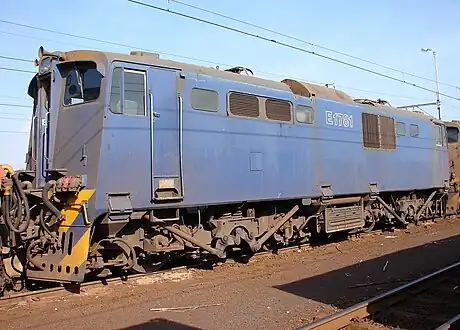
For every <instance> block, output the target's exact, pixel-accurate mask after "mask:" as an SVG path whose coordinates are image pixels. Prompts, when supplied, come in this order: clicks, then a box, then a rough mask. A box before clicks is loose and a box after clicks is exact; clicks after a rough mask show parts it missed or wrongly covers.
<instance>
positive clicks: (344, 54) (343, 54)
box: [169, 0, 460, 90]
mask: <svg viewBox="0 0 460 330" xmlns="http://www.w3.org/2000/svg"><path fill="white" fill-rule="evenodd" d="M169 1H170V2H174V3H177V4H180V5H182V6H186V7H190V8H193V9H196V10H199V11H202V12H205V13H209V14H212V15H215V16H219V17H222V18H226V19H229V20H232V21H234V22H238V23H241V24H244V25H247V26H252V27H254V28H257V29H260V30H263V31H266V32H270V33H274V34H277V35H279V36H282V37H285V38H288V39H291V40H295V41H298V42H301V43H304V44H307V45H310V46H312V47H316V48H319V49H323V50H327V51H329V52H331V53H335V54H339V55H342V56H345V57H349V58H352V59H355V60H358V61H361V62H365V63H368V64H372V65H375V66H378V67H381V68H384V69H387V70H391V71H394V72H399V73H402V74H404V75H407V76H410V77H414V78H418V79H422V80H426V81H431V82H436V80H434V79H431V78H427V77H422V76H419V75H416V74H413V73H410V72H406V71H403V70H400V69H396V68H392V67H390V66H387V65H383V64H380V63H377V62H374V61H370V60H366V59H364V58H362V57H358V56H355V55H351V54H347V53H344V52H341V51H338V50H335V49H332V48H329V47H325V46H321V45H318V44H315V43H313V42H310V41H307V40H304V39H300V38H297V37H294V36H291V35H288V34H285V33H282V32H278V31H275V30H272V29H269V28H266V27H263V26H260V25H257V24H253V23H250V22H247V21H243V20H241V19H238V18H235V17H231V16H228V15H224V14H221V13H218V12H215V11H212V10H209V9H205V8H202V7H199V6H195V5H191V4H188V3H185V2H182V1H178V0H169ZM438 83H439V84H440V85H444V86H449V87H453V88H457V89H459V90H460V86H455V85H452V84H448V83H444V82H438Z"/></svg>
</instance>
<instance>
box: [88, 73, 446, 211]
mask: <svg viewBox="0 0 460 330" xmlns="http://www.w3.org/2000/svg"><path fill="white" fill-rule="evenodd" d="M146 72H147V76H148V79H147V81H148V83H147V85H148V86H149V87H148V88H151V92H152V99H153V111H154V112H156V115H157V116H159V117H158V118H155V117H154V119H153V125H152V126H153V127H152V131H153V134H152V138H151V136H150V133H151V132H150V120H151V118H150V116H149V115H148V112H149V111H152V109H147V111H146V112H145V114H144V115H142V116H130V115H123V114H119V113H114V112H113V111H111V110H110V104H109V105H108V107H107V110H106V116H107V117H106V118H105V121H104V126H103V133H102V141H101V156H100V157H101V160H100V165H99V181H98V185H97V187H96V191H97V206H98V209H100V210H101V211H103V212H105V210H106V197H105V194H106V192H125V191H127V192H130V193H131V202H132V205H133V208H141V209H142V208H148V207H151V205H152V197H153V199H154V196H153V194H152V192H154V191H155V190H156V189H157V188H158V187H159V186H160V185H161V182H162V180H163V181H165V180H167V179H168V178H171V179H177V181H178V183H177V185H176V186H175V187H174V188H175V189H177V191H178V196H179V197H181V195H182V194H183V196H182V197H183V198H177V199H176V200H174V199H171V203H168V206H187V207H190V206H204V205H216V204H226V203H236V202H245V201H274V200H279V199H302V198H313V197H320V196H322V194H323V193H324V191H323V190H324V189H328V190H330V191H331V192H332V194H334V195H337V196H340V195H356V194H364V193H368V192H369V189H370V188H369V185H370V184H377V185H378V189H379V190H380V191H382V192H393V191H411V190H423V189H430V188H435V187H436V188H442V187H444V186H445V185H446V182H447V181H448V179H449V177H448V155H447V146H446V141H445V138H444V133H443V129H444V128H443V127H441V126H439V129H438V126H436V125H434V123H433V122H432V120H431V118H430V117H428V116H424V115H420V114H416V113H412V112H408V111H401V110H396V109H394V108H390V107H375V106H366V105H363V104H359V103H350V102H343V101H341V100H337V99H335V100H334V99H332V100H331V99H326V98H322V97H314V96H312V97H305V96H299V95H295V94H294V93H293V92H292V91H291V90H290V89H289V88H288V86H287V85H285V87H284V86H282V85H281V84H280V86H276V87H266V86H261V85H257V84H255V83H248V82H241V81H235V80H232V79H230V78H224V77H215V76H212V75H209V74H199V73H198V74H197V73H196V72H190V71H186V70H181V71H180V72H177V71H173V70H169V69H168V70H166V69H164V68H149V69H147V68H146ZM179 75H182V78H179ZM177 79H182V80H183V83H182V84H183V85H182V90H181V91H180V92H179V93H180V95H181V97H182V110H179V106H180V105H179V102H180V101H179V100H178V97H177V95H178V91H177V88H178V87H177ZM197 89H198V90H199V91H200V92H201V91H203V90H204V91H206V92H203V95H204V96H203V97H205V98H206V97H207V98H209V99H211V98H212V97H214V98H215V100H206V101H208V102H209V103H210V104H211V103H213V105H215V107H214V109H212V110H209V109H207V108H206V107H207V106H209V105H207V104H203V108H205V109H199V108H198V109H196V108H194V107H193V106H192V100H191V97H193V96H195V95H196V94H194V91H196V90H197ZM234 92H240V93H244V94H245V96H246V95H247V96H248V98H249V97H253V96H255V97H258V98H263V99H269V100H279V101H283V102H286V103H288V104H289V107H290V108H288V107H285V108H284V109H286V113H289V115H286V117H285V118H283V120H271V119H269V118H264V117H265V116H264V115H262V114H261V113H262V112H264V107H263V105H261V104H260V103H263V102H261V101H260V99H259V104H258V105H257V104H256V103H253V104H251V103H250V101H248V102H247V104H245V105H246V106H254V107H256V106H257V107H259V108H260V111H259V114H258V116H257V117H255V116H249V115H248V116H245V115H244V113H243V114H242V115H238V116H232V115H230V116H229V103H230V102H229V94H230V95H231V93H234ZM146 93H147V91H146ZM207 93H209V95H207ZM145 99H146V100H147V99H148V97H147V95H146V96H145ZM196 102H198V103H199V102H200V101H196ZM242 102H245V101H244V100H243V101H242ZM201 103H203V101H201ZM299 105H300V106H305V107H308V110H309V111H310V113H309V116H311V120H309V121H308V123H304V122H299V121H298V120H297V119H296V109H297V108H298V106H299ZM147 108H148V106H147ZM208 108H209V107H208ZM179 111H182V118H179V117H180V115H181V114H180V112H179ZM362 113H369V114H374V115H383V116H388V117H392V118H394V122H395V125H393V126H390V131H386V132H385V133H386V134H390V135H391V134H393V135H394V136H395V143H394V146H393V148H388V149H382V148H366V147H364V145H363V120H362ZM250 115H251V114H250ZM391 127H393V131H391ZM395 127H397V128H398V129H399V132H396V129H395ZM152 141H153V148H151V142H152ZM151 149H152V151H153V153H152V154H151ZM126 155H129V156H126ZM150 156H153V165H154V166H153V167H152V168H151V167H150V162H151V160H150ZM127 169H133V171H130V172H129V174H128V175H126V171H127ZM151 177H152V178H153V179H154V180H153V188H152V186H151V185H150V181H151ZM114 178H116V179H114ZM182 189H183V190H182ZM160 207H164V203H160Z"/></svg>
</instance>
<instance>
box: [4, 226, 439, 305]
mask: <svg viewBox="0 0 460 330" xmlns="http://www.w3.org/2000/svg"><path fill="white" fill-rule="evenodd" d="M435 220H439V219H435ZM414 226H415V225H414V224H409V226H408V227H407V229H410V228H411V227H414ZM373 233H375V232H374V231H371V232H363V233H360V234H358V235H359V237H360V238H365V237H366V236H369V235H372V234H373ZM332 244H337V242H335V241H326V242H322V243H320V245H321V246H328V245H332ZM304 247H311V244H310V243H304V244H301V245H300V244H293V245H292V246H288V247H284V248H279V249H277V250H269V251H263V252H258V253H256V254H255V255H253V256H251V259H257V258H260V257H263V256H267V255H270V254H273V253H275V252H276V253H277V254H283V253H288V252H290V251H294V250H298V249H300V248H304ZM245 257H247V256H245V255H239V256H236V257H229V258H227V259H226V260H225V261H224V263H225V264H229V263H230V264H231V263H235V262H239V261H240V260H241V259H244V258H245ZM216 261H217V259H211V260H208V261H202V262H199V263H196V264H189V265H183V266H178V267H172V268H167V269H164V270H159V271H154V272H147V273H144V274H132V275H128V276H125V277H123V278H120V277H116V276H114V277H111V278H107V279H103V280H91V281H88V282H84V283H81V285H80V286H79V288H87V287H96V286H105V285H108V284H115V283H122V282H124V283H126V282H127V281H130V280H135V279H139V278H145V277H149V276H156V275H162V274H168V273H173V272H180V271H184V270H186V269H191V268H200V267H205V266H206V265H210V264H214V263H215V262H216ZM61 293H62V294H65V293H67V294H75V291H72V290H69V288H68V287H65V286H62V285H61V286H56V287H52V288H46V289H38V290H34V291H25V292H19V293H15V292H10V293H7V294H6V295H5V296H3V297H0V308H1V307H5V306H7V305H9V304H14V303H15V302H17V301H21V300H27V299H28V298H32V299H40V298H41V297H46V296H51V295H55V294H61Z"/></svg>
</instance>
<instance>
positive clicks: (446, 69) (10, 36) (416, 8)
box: [0, 0, 460, 169]
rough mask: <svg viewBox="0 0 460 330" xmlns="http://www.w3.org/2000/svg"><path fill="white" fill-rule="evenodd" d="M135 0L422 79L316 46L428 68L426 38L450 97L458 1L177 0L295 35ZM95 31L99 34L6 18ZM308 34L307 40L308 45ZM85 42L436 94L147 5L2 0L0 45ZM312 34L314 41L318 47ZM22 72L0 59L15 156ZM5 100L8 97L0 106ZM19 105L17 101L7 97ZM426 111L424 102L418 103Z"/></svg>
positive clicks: (404, 101)
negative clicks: (435, 55) (422, 104)
mask: <svg viewBox="0 0 460 330" xmlns="http://www.w3.org/2000/svg"><path fill="white" fill-rule="evenodd" d="M141 1H143V2H146V3H149V4H152V5H155V6H159V7H162V8H168V9H170V10H174V11H180V12H183V13H185V14H188V15H193V16H198V17H201V18H205V19H209V20H212V21H215V22H217V23H220V24H225V25H229V26H232V27H235V28H239V29H243V30H245V31H248V32H251V33H255V34H258V35H261V36H264V37H268V38H270V39H275V40H277V41H280V42H285V43H289V44H291V45H293V46H296V47H301V48H304V49H306V50H308V51H314V52H317V53H320V54H323V55H327V56H330V57H333V58H336V59H339V60H341V61H346V62H349V63H352V64H354V65H359V66H362V67H365V68H367V69H370V70H374V71H378V72H380V73H382V74H385V75H390V76H393V77H395V78H397V79H402V80H405V81H408V82H410V83H414V84H417V85H419V86H422V87H424V88H428V89H431V90H433V91H434V90H435V89H436V84H435V83H434V82H432V81H427V80H423V79H418V78H415V77H412V76H409V75H407V74H403V73H400V72H396V71H392V70H389V69H385V68H382V67H379V66H376V65H373V64H369V63H366V62H363V61H358V60H356V59H352V58H349V57H345V56H343V55H340V54H338V53H335V52H331V51H328V50H325V49H323V48H321V47H326V48H329V49H332V50H335V51H338V52H341V53H346V54H349V55H353V56H355V57H360V58H363V59H365V60H367V61H372V62H375V63H378V64H380V65H384V66H387V67H391V68H395V69H398V70H401V71H404V72H407V73H411V74H415V75H417V76H422V77H426V78H429V79H434V61H433V57H432V54H431V53H423V52H421V50H420V49H421V48H422V47H427V48H432V49H434V50H436V53H437V62H438V69H439V81H440V82H441V85H440V91H441V93H445V94H447V95H450V96H453V97H454V98H459V99H460V88H455V87H450V86H447V85H444V84H450V85H454V86H459V87H460V65H458V60H459V59H460V43H459V41H460V39H459V35H460V1H458V0H437V1H429V0H373V1H369V0H353V1H343V0H328V1H317V0H315V1H312V0H284V1H280V0H278V1H276V0H252V1H248V0H232V1H230V0H221V1H216V0H181V2H183V3H187V4H190V5H194V6H198V7H200V8H203V9H206V10H210V11H214V12H218V13H220V14H223V15H226V16H230V17H233V18H236V19H239V20H243V21H246V22H250V23H252V24H255V25H259V26H262V27H264V28H267V29H271V30H274V31H277V32H280V33H283V34H285V35H289V36H292V37H295V38H297V39H301V40H302V41H303V42H301V41H298V40H293V39H290V38H287V37H283V36H279V35H276V34H273V33H269V32H266V31H263V30H260V29H256V28H254V27H250V26H247V25H243V24H241V23H238V22H235V21H232V20H229V19H225V18H222V17H218V16H215V15H212V14H210V13H206V12H203V11H199V10H197V9H194V8H190V7H188V6H185V5H183V4H180V3H177V2H174V1H172V0H169V1H168V0H141ZM5 21H7V22H14V23H19V24H25V25H29V26H33V27H39V28H42V29H48V30H55V31H60V32H63V33H68V34H73V35H77V36H83V37H88V38H96V39H100V40H104V41H108V42H111V43H117V44H123V45H128V46H129V47H125V46H117V45H113V44H107V43H103V42H96V41H89V40H84V39H81V38H76V37H70V36H65V35H60V34H56V33H51V32H45V31H40V30H35V29H31V28H27V27H21V26H17V25H13V24H10V23H7V22H5ZM309 43H313V44H315V45H316V46H312V45H311V44H309ZM40 46H43V47H44V48H45V49H47V50H52V51H54V50H60V51H67V50H72V49H96V50H105V51H112V52H120V53H129V52H130V51H131V50H148V51H155V52H157V53H160V56H161V57H163V58H169V59H173V60H179V61H183V62H188V63H194V64H199V65H205V66H208V67H215V66H217V65H218V66H219V67H220V68H221V69H225V68H228V67H229V66H237V65H241V66H245V67H248V68H250V69H251V70H253V72H254V75H256V76H260V77H262V78H268V79H272V80H277V81H280V80H282V79H284V78H297V79H301V80H304V81H309V82H314V83H320V84H326V83H329V84H335V88H337V89H340V90H342V91H344V92H346V93H348V94H349V95H351V96H352V97H353V98H372V99H377V98H382V99H385V100H387V101H389V102H390V103H391V104H392V105H394V106H402V105H408V104H417V103H425V102H435V101H436V95H435V94H434V93H432V92H427V91H424V90H422V89H419V88H415V87H413V86H409V85H405V84H402V83H399V82H396V81H393V80H390V79H387V78H384V77H381V76H378V75H375V74H371V73H368V72H363V71H360V70H357V69H355V68H350V67H347V66H345V65H343V64H339V63H336V62H333V61H330V60H326V59H323V58H320V57H317V56H314V55H311V54H308V53H305V52H301V51H298V50H294V49H291V48H287V47H282V46H279V45H276V44H274V43H271V42H267V41H262V40H258V39H254V38H251V37H248V36H243V35H241V34H237V33H234V32H230V31H226V30H223V29H220V28H218V27H214V26H210V25H207V24H204V23H200V22H196V21H191V20H188V19H185V18H181V17H177V16H174V15H171V14H169V13H165V12H160V11H156V10H153V9H149V8H147V7H144V6H140V5H137V4H134V3H130V2H128V1H126V0H98V1H95V0H79V1H57V0H48V1H46V2H43V1H35V0H21V1H19V0H2V1H0V57H1V56H4V57H15V58H20V59H27V60H34V59H35V58H36V57H37V52H38V48H39V47H40ZM318 46H320V47H318ZM0 68H10V69H11V68H13V69H19V70H29V71H35V70H36V69H35V68H34V66H33V63H29V62H21V61H11V60H7V59H2V58H0ZM32 76H33V74H32V73H23V72H14V71H7V70H4V69H0V141H1V142H0V157H1V159H0V163H8V164H10V165H12V166H13V167H15V168H17V169H21V168H23V167H24V160H25V154H26V151H27V144H28V131H29V129H30V116H31V113H32V108H31V105H32V100H31V99H30V98H29V97H28V96H27V87H28V84H29V81H30V79H31V78H32ZM5 104H8V105H15V106H7V105H5ZM441 104H442V106H441V107H442V118H443V119H444V120H452V119H459V120H460V100H455V99H449V98H446V97H443V96H441ZM18 105H19V106H18ZM423 110H425V111H426V112H428V113H430V114H431V115H434V116H437V112H436V108H435V107H426V108H423Z"/></svg>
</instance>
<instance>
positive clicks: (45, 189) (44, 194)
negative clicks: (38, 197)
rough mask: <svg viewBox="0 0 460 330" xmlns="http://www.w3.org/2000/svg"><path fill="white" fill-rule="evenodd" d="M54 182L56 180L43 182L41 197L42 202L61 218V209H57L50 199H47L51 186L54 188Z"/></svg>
mask: <svg viewBox="0 0 460 330" xmlns="http://www.w3.org/2000/svg"><path fill="white" fill-rule="evenodd" d="M55 184H56V181H48V182H47V183H46V184H45V187H43V192H42V198H43V202H44V203H45V205H46V207H47V208H48V209H49V210H50V211H51V212H52V213H53V214H54V215H55V216H56V217H57V218H58V219H62V214H61V211H59V210H58V208H57V207H56V206H54V205H53V203H51V201H50V199H49V196H48V194H49V192H50V190H51V189H52V188H54V185H55Z"/></svg>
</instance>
